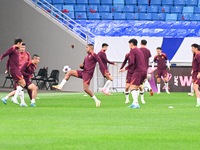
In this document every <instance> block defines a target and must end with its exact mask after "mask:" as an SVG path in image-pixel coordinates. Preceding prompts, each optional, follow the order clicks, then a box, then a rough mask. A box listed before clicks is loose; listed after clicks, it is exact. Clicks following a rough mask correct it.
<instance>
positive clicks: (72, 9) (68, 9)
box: [62, 5, 74, 13]
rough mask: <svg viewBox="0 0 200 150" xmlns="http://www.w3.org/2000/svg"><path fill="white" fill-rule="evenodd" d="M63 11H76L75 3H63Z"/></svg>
mask: <svg viewBox="0 0 200 150" xmlns="http://www.w3.org/2000/svg"><path fill="white" fill-rule="evenodd" d="M62 12H63V13H67V12H74V6H73V5H63V11H62Z"/></svg>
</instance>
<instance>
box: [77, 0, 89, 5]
mask: <svg viewBox="0 0 200 150" xmlns="http://www.w3.org/2000/svg"><path fill="white" fill-rule="evenodd" d="M76 4H77V5H88V0H76Z"/></svg>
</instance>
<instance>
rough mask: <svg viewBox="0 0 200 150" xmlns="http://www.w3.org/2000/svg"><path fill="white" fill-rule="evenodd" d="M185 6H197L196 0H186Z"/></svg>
mask: <svg viewBox="0 0 200 150" xmlns="http://www.w3.org/2000/svg"><path fill="white" fill-rule="evenodd" d="M186 6H197V0H187V1H186Z"/></svg>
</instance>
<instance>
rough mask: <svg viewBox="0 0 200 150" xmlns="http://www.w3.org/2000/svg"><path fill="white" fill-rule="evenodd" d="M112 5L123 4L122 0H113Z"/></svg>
mask: <svg viewBox="0 0 200 150" xmlns="http://www.w3.org/2000/svg"><path fill="white" fill-rule="evenodd" d="M113 5H123V6H124V0H113Z"/></svg>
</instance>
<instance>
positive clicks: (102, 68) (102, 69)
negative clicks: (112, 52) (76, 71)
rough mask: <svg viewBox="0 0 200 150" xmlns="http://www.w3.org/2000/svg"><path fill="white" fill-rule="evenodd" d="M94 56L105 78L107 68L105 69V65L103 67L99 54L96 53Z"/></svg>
mask: <svg viewBox="0 0 200 150" xmlns="http://www.w3.org/2000/svg"><path fill="white" fill-rule="evenodd" d="M93 56H94V58H95V60H96V61H97V62H98V63H99V70H100V71H101V73H102V75H103V76H105V74H106V69H105V67H104V65H103V63H102V61H101V59H100V57H99V56H98V55H97V54H95V53H94V55H93Z"/></svg>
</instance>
